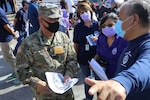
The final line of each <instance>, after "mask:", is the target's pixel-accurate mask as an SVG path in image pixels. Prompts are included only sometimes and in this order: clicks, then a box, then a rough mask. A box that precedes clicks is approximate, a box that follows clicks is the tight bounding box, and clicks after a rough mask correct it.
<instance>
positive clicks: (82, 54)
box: [73, 20, 99, 65]
mask: <svg viewBox="0 0 150 100" xmlns="http://www.w3.org/2000/svg"><path fill="white" fill-rule="evenodd" d="M96 30H97V31H99V25H98V22H97V21H94V20H93V21H92V25H91V26H90V27H87V26H85V25H84V22H83V21H81V22H80V23H78V24H77V25H76V26H75V28H74V36H73V42H74V43H77V44H78V52H77V60H78V63H79V64H83V65H88V61H90V60H91V58H93V57H94V56H95V54H96V46H90V47H89V51H86V50H85V44H87V43H88V42H87V39H86V36H87V35H90V34H94V31H96Z"/></svg>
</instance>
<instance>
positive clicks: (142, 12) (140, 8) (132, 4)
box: [121, 0, 150, 27]
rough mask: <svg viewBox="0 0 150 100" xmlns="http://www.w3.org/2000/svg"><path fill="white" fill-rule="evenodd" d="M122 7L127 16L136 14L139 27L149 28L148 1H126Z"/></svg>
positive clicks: (149, 5)
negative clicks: (138, 19)
mask: <svg viewBox="0 0 150 100" xmlns="http://www.w3.org/2000/svg"><path fill="white" fill-rule="evenodd" d="M122 6H123V7H125V11H126V12H125V13H126V14H127V15H129V16H131V15H132V14H137V15H138V16H139V18H140V24H141V26H143V27H147V26H150V1H148V0H128V1H126V2H125V3H124V4H123V5H122ZM122 6H121V7H122Z"/></svg>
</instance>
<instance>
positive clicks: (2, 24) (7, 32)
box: [0, 7, 17, 79]
mask: <svg viewBox="0 0 150 100" xmlns="http://www.w3.org/2000/svg"><path fill="white" fill-rule="evenodd" d="M16 43H17V34H16V33H15V32H14V31H13V29H12V28H11V27H10V25H9V22H8V20H7V17H6V13H5V12H4V10H3V9H2V8H1V7H0V47H1V50H2V53H3V57H4V60H5V61H6V62H7V63H8V64H9V65H10V66H11V67H13V68H14V71H15V65H16V57H15V56H14V54H13V50H14V48H15V46H16ZM12 76H14V73H13V74H12ZM12 76H10V77H8V79H11V78H12Z"/></svg>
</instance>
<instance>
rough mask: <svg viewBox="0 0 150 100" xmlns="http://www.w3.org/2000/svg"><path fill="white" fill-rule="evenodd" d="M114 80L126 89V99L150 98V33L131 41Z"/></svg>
mask: <svg viewBox="0 0 150 100" xmlns="http://www.w3.org/2000/svg"><path fill="white" fill-rule="evenodd" d="M117 73H118V74H117V75H116V77H114V78H113V80H116V81H118V82H119V83H121V84H122V85H123V86H124V88H125V89H126V93H127V99H126V100H150V33H148V34H145V35H143V36H140V37H138V38H136V39H134V40H131V41H129V43H128V45H127V48H126V49H125V51H124V52H123V53H122V55H121V57H120V59H119V63H118V70H117Z"/></svg>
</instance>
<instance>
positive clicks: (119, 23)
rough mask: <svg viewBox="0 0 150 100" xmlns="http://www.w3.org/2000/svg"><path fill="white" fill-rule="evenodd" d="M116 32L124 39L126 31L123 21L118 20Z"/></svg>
mask: <svg viewBox="0 0 150 100" xmlns="http://www.w3.org/2000/svg"><path fill="white" fill-rule="evenodd" d="M115 31H116V34H117V35H118V36H120V37H122V38H123V37H124V35H125V31H124V30H122V21H121V20H117V22H116V24H115Z"/></svg>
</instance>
